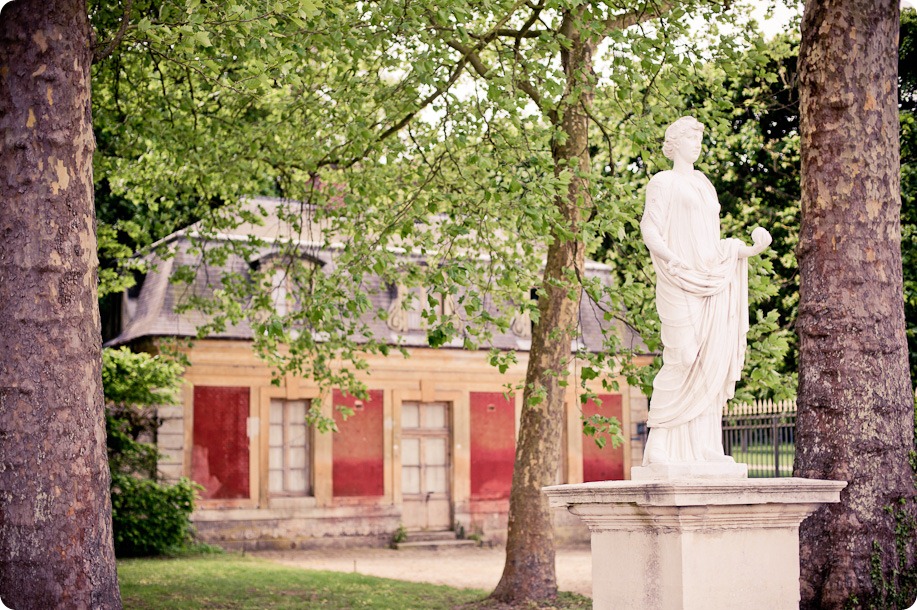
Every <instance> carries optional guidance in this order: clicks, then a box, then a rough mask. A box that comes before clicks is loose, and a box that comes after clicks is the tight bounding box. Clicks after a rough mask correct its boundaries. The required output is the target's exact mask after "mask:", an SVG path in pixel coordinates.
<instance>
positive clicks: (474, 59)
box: [446, 40, 549, 112]
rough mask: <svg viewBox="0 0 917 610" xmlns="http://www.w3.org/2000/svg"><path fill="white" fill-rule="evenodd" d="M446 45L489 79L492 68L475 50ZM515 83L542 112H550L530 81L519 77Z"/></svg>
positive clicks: (515, 77) (479, 73)
mask: <svg viewBox="0 0 917 610" xmlns="http://www.w3.org/2000/svg"><path fill="white" fill-rule="evenodd" d="M446 44H447V45H449V46H450V47H452V48H453V49H455V50H456V51H458V52H459V53H461V54H462V56H463V57H466V58H467V59H468V63H470V64H471V67H472V68H474V71H475V72H477V73H478V75H480V76H481V78H487V74H488V73H489V72H490V68H488V67H487V64H485V63H484V62H483V60H481V57H480V56H479V55H478V54H477V52H475V50H474V49H469V48H468V47H466V46H465V45H463V44H462V43H460V42H456V41H454V40H447V41H446ZM513 82H514V83H515V85H516V86H517V87H519V89H520V90H521V91H522V92H523V93H525V94H526V95H528V96H529V98H531V100H532V101H533V102H535V105H536V106H538V108H539V110H541V111H542V112H548V111H549V109H548V108H546V107H545V105H544V100H542V98H541V94H540V93H538V90H537V89H535V87H534V85H532V83H531V82H529V81H528V80H526V79H524V78H521V77H519V76H514V77H513Z"/></svg>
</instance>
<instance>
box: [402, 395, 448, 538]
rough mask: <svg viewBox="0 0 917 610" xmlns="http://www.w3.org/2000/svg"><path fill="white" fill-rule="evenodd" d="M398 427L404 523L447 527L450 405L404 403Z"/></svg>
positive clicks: (425, 527)
mask: <svg viewBox="0 0 917 610" xmlns="http://www.w3.org/2000/svg"><path fill="white" fill-rule="evenodd" d="M401 428H402V429H401V494H402V499H403V514H402V518H403V521H404V524H405V527H406V528H407V529H412V530H447V529H449V528H450V527H451V526H452V502H451V493H450V491H451V485H450V474H451V459H450V457H451V456H450V451H449V448H450V434H449V405H448V404H446V403H416V402H408V403H403V404H402V407H401Z"/></svg>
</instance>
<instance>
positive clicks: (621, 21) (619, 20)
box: [602, 0, 676, 38]
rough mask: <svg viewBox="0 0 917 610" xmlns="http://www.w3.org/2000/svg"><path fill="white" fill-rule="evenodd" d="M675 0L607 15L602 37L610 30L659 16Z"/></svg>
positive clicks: (668, 8)
mask: <svg viewBox="0 0 917 610" xmlns="http://www.w3.org/2000/svg"><path fill="white" fill-rule="evenodd" d="M675 4H676V2H675V1H674V0H663V1H662V2H660V3H658V4H655V3H654V4H652V5H649V4H648V5H647V6H645V7H643V8H641V9H640V10H634V11H629V12H626V13H621V14H620V15H615V16H614V17H609V18H608V19H606V20H605V29H604V31H603V33H602V37H603V38H604V37H605V36H608V34H610V33H611V32H614V31H616V30H623V29H626V28H629V27H630V26H632V25H637V24H638V23H643V22H644V21H649V20H650V19H655V18H656V17H661V16H662V15H664V14H665V13H667V12H669V11H670V10H671V9H672V7H673V6H675Z"/></svg>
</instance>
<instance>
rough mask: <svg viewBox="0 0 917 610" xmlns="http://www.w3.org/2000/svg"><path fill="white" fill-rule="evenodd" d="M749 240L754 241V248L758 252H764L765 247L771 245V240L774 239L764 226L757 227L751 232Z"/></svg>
mask: <svg viewBox="0 0 917 610" xmlns="http://www.w3.org/2000/svg"><path fill="white" fill-rule="evenodd" d="M751 240H752V241H753V242H754V243H755V246H756V247H755V250H757V251H758V253H759V254H760V253H761V252H764V250H765V248H767V247H768V246H769V245H771V242H772V241H774V239H773V238H772V237H771V234H770V233H769V232H768V231H767V229H765V228H764V227H758V228H756V229H755V230H754V231H752V232H751Z"/></svg>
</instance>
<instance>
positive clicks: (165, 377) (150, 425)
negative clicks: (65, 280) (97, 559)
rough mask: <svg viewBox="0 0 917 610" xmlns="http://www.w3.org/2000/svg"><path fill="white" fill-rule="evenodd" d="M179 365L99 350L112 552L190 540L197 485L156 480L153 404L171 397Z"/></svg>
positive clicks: (172, 546) (145, 550) (148, 551)
mask: <svg viewBox="0 0 917 610" xmlns="http://www.w3.org/2000/svg"><path fill="white" fill-rule="evenodd" d="M181 374H182V367H181V366H180V365H179V364H178V363H176V362H174V361H171V360H168V359H166V358H163V357H162V356H152V355H150V354H146V353H133V352H131V351H129V350H128V349H127V348H124V347H122V348H119V349H111V348H106V349H104V350H103V351H102V383H103V388H104V392H105V399H106V405H105V423H106V431H107V445H108V465H109V469H110V470H111V503H112V528H113V533H114V540H115V553H116V554H117V555H118V556H122V557H124V556H136V555H159V554H164V553H171V552H175V551H177V550H179V549H182V548H183V547H186V546H188V545H189V544H191V541H192V526H191V520H190V518H191V513H192V512H193V510H194V497H195V493H196V490H197V489H198V486H197V485H195V484H194V483H192V482H191V481H189V480H188V479H184V478H183V479H181V480H179V481H178V482H177V483H175V484H172V485H169V484H165V483H161V482H159V481H158V480H157V479H158V473H157V463H158V460H159V451H158V450H157V448H156V446H155V445H153V444H151V443H149V442H145V441H144V440H143V439H153V438H155V434H156V429H157V428H158V427H159V420H158V418H157V417H156V405H162V404H172V403H174V402H175V401H176V400H177V392H178V389H179V387H180V385H181Z"/></svg>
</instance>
